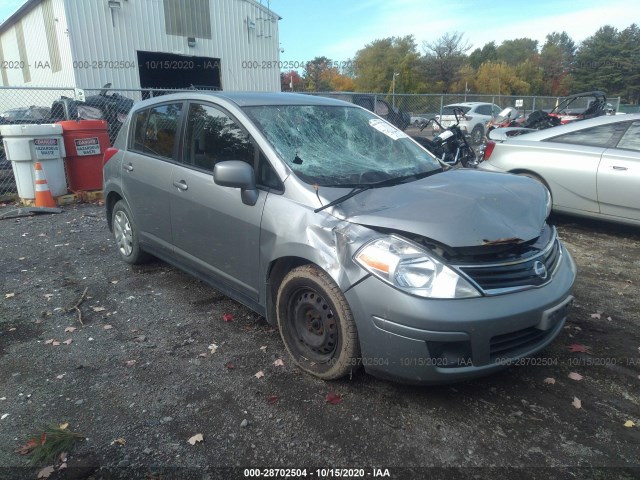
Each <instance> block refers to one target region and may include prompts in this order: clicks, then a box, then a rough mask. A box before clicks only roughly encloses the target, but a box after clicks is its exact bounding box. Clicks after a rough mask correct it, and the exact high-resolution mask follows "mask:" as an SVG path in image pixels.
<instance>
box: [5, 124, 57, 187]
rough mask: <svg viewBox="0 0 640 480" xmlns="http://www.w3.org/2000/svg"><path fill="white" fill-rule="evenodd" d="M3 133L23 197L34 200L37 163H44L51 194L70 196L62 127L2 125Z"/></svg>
mask: <svg viewBox="0 0 640 480" xmlns="http://www.w3.org/2000/svg"><path fill="white" fill-rule="evenodd" d="M0 134H2V137H3V143H4V152H5V155H6V156H7V160H10V161H11V166H12V168H13V176H14V177H15V179H16V186H17V187H18V196H19V197H20V198H24V199H32V198H35V190H34V184H35V172H34V165H35V162H40V163H41V164H42V169H43V170H44V175H45V178H46V179H47V184H48V185H49V190H51V195H53V196H54V197H58V196H60V195H65V194H66V193H67V180H66V178H65V174H64V162H63V160H62V159H63V157H64V156H65V150H64V142H63V141H62V126H61V125H57V124H43V125H1V126H0Z"/></svg>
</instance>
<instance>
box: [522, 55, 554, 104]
mask: <svg viewBox="0 0 640 480" xmlns="http://www.w3.org/2000/svg"><path fill="white" fill-rule="evenodd" d="M515 73H516V76H517V77H518V78H519V79H521V80H524V81H526V82H527V83H528V84H529V91H528V92H527V93H528V94H529V95H548V94H549V92H547V90H546V86H545V82H544V73H543V69H542V68H541V67H540V65H539V63H538V62H536V61H535V60H526V61H524V62H522V63H521V64H520V65H518V66H517V67H516V68H515ZM518 93H521V92H518Z"/></svg>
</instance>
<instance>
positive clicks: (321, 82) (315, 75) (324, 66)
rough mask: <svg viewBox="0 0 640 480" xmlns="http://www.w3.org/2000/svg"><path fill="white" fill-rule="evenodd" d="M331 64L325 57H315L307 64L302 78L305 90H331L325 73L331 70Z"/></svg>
mask: <svg viewBox="0 0 640 480" xmlns="http://www.w3.org/2000/svg"><path fill="white" fill-rule="evenodd" d="M332 65H333V62H332V61H331V60H330V59H329V58H327V57H324V56H322V57H316V58H314V59H313V60H311V61H310V62H307V65H306V66H305V69H304V72H303V74H302V77H303V79H304V86H305V90H307V91H310V92H327V91H330V90H331V84H330V82H329V80H328V78H329V75H328V74H327V71H328V70H330V69H331V68H332Z"/></svg>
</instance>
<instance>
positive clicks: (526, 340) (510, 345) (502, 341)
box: [489, 327, 551, 359]
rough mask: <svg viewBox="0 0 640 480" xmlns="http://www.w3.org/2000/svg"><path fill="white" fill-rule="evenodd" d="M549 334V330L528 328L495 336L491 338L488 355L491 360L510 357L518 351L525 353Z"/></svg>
mask: <svg viewBox="0 0 640 480" xmlns="http://www.w3.org/2000/svg"><path fill="white" fill-rule="evenodd" d="M550 332H551V330H540V329H538V328H535V327H529V328H525V329H522V330H518V331H517V332H510V333H504V334H502V335H496V336H495V337H492V338H491V343H490V345H489V349H490V351H489V354H490V356H491V358H492V359H495V358H496V357H504V358H507V357H511V356H513V355H514V354H517V352H518V351H520V350H522V351H526V350H529V349H530V348H533V347H535V346H536V345H539V344H540V343H542V341H543V339H544V337H545V336H547V335H548V334H549V333H550Z"/></svg>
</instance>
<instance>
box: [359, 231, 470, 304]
mask: <svg viewBox="0 0 640 480" xmlns="http://www.w3.org/2000/svg"><path fill="white" fill-rule="evenodd" d="M354 260H355V261H356V262H357V263H358V264H359V265H360V266H361V267H362V268H364V269H365V270H367V271H369V272H371V273H372V274H374V275H375V276H377V277H378V278H380V279H381V280H383V281H385V282H387V283H388V284H390V285H393V286H394V287H396V288H398V289H400V290H403V291H405V292H407V293H410V294H412V295H418V296H420V297H427V298H470V297H479V296H480V292H478V290H477V289H476V288H474V287H473V286H472V285H471V284H470V283H469V282H468V281H467V280H466V279H465V278H463V277H461V276H460V275H459V274H458V273H457V272H455V271H454V270H453V269H451V268H449V267H448V266H446V265H445V264H443V263H442V262H441V261H439V260H438V259H437V258H435V256H433V255H430V254H429V253H428V252H427V251H426V250H424V249H422V248H419V247H417V246H415V245H413V244H412V243H410V242H408V241H406V240H403V239H402V238H399V237H395V236H388V237H384V238H378V239H376V240H373V241H371V242H369V243H367V244H366V245H364V246H363V247H362V248H361V249H360V250H358V252H357V253H356V255H355V257H354Z"/></svg>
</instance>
